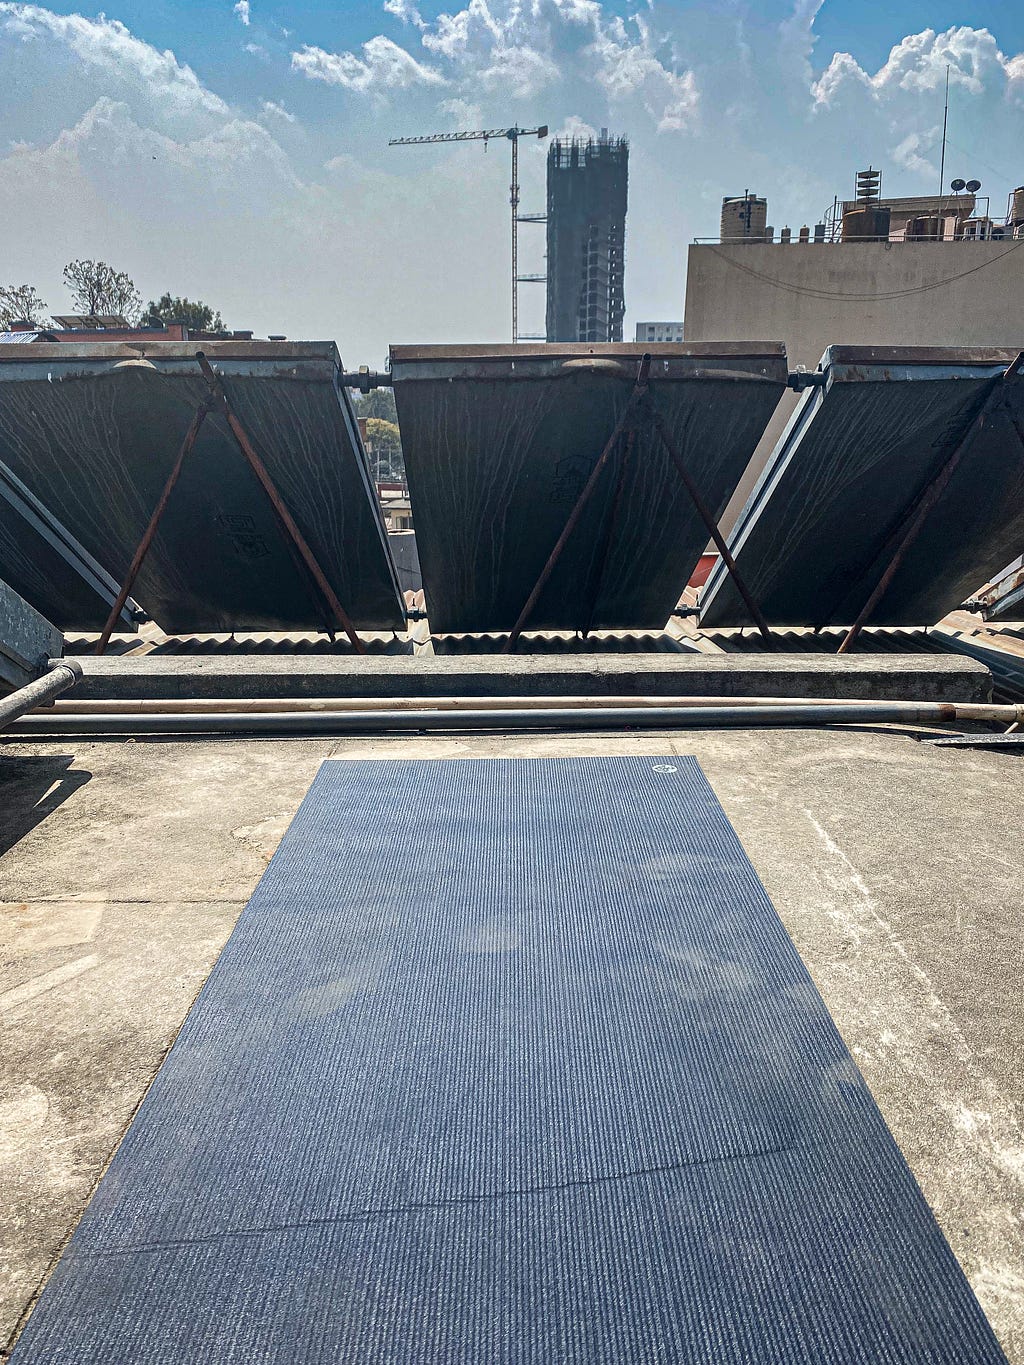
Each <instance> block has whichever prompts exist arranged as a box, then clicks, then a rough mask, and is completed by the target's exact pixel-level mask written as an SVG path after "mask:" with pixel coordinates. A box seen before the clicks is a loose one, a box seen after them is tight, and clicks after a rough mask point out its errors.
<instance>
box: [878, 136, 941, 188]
mask: <svg viewBox="0 0 1024 1365" xmlns="http://www.w3.org/2000/svg"><path fill="white" fill-rule="evenodd" d="M940 136H941V129H939V128H929V129H928V130H927V132H924V133H908V134H907V136H906V137H905V138H904V139H903V141H902V142H900V143H898V144H897V145H896V146H895V147H893V148H892V151H891V153H890V155H891V156H892V159H893V161H895V162H896V164H897V166H903V167H904V168H905V169H906V170H908V171H913V172H914V173H915V174H917V175H927V176H930V177H931V178H932V179H934V178H935V177H936V176H937V175H938V173H939V168H938V165H937V164H936V163H935V162H933V161H929V160H928V158H927V157H925V156H922V152H926V151H929V150H930V149H931V148H932V147H934V146H935V143H936V141H937V139H938V138H939V137H940Z"/></svg>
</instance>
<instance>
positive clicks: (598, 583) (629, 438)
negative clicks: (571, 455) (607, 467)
mask: <svg viewBox="0 0 1024 1365" xmlns="http://www.w3.org/2000/svg"><path fill="white" fill-rule="evenodd" d="M635 448H636V427H635V426H630V427H628V428H627V430H626V449H625V450H624V451H623V453H622V459H621V460H620V461H619V477H618V478H617V479H616V480H615V494H614V496H613V497H612V505H611V510H610V511H609V513H608V521H607V524H606V525H605V528H604V535H603V536H602V537H601V546H600V549H599V550H598V555H597V566H596V570H595V572H594V574H593V580H594V587H593V590H592V591H591V592H590V593H589V597H590V611H589V613H588V614H587V624H586V627H585V629H584V631H583V638H584V640H585V639H586V638H587V637H588V636H589V634H590V632H591V631H592V630H593V629H594V616H595V614H596V612H597V603H598V599H599V598H600V596H601V589H602V588H603V587H604V575H605V569H606V568H607V567H608V553H609V551H610V550H611V547H612V535H613V534H614V531H615V523H616V521H617V520H618V516H619V506H620V504H621V503H622V495H623V493H624V492H625V488H626V475H627V474H628V473H629V466H630V465H631V464H632V462H633V451H634V450H635Z"/></svg>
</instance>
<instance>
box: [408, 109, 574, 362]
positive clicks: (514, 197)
mask: <svg viewBox="0 0 1024 1365" xmlns="http://www.w3.org/2000/svg"><path fill="white" fill-rule="evenodd" d="M547 135H548V126H547V124H546V123H544V124H541V126H540V127H539V128H514V127H513V128H486V129H484V130H483V131H481V132H474V133H430V134H428V135H427V136H426V137H393V138H391V139H389V141H388V146H389V147H422V146H426V145H427V144H429V143H434V142H482V143H483V144H484V151H485V152H486V150H487V144H488V143H489V142H490V140H491V138H497V137H503V138H506V139H507V140H508V141H509V142H510V143H511V144H512V182H511V185H510V187H509V203H510V204H511V205H512V340H513V341H514V342H515V341H518V340H519V285H520V284H521V283H524V284H525V283H531V284H532V283H537V282H542V281H543V280H544V278H545V277H544V276H543V275H520V274H519V224H520V223H543V222H546V221H547V218H546V215H545V214H543V213H528V214H523V215H520V213H519V139H520V138H521V137H534V136H536V137H547Z"/></svg>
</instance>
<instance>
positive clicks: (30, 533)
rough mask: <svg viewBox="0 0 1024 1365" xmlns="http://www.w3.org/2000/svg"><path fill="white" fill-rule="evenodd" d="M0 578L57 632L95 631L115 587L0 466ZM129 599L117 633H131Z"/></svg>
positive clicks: (134, 615)
mask: <svg viewBox="0 0 1024 1365" xmlns="http://www.w3.org/2000/svg"><path fill="white" fill-rule="evenodd" d="M0 577H2V578H5V579H6V580H7V582H8V583H9V584H10V585H11V587H12V588H14V589H15V591H16V592H18V593H20V595H21V596H22V597H23V598H24V599H25V601H26V602H29V603H30V604H31V605H32V606H33V607H35V608H36V610H37V611H40V612H42V614H43V615H44V616H45V617H46V618H47V620H50V621H52V622H53V623H54V625H56V626H59V627H60V629H61V630H75V629H78V630H100V629H102V627H103V625H104V624H105V622H106V620H107V617H108V616H109V615H110V609H111V607H112V606H113V605H114V602H115V601H116V599H117V593H118V588H119V584H117V583H115V581H114V580H113V578H111V576H110V575H109V574H108V573H107V572H106V570H105V569H104V568H103V567H102V566H101V565H100V564H98V563H97V562H96V560H95V559H93V557H92V556H91V555H90V554H89V553H88V552H87V551H86V549H85V548H84V546H82V545H80V544H79V543H78V541H77V540H75V538H74V536H72V535H71V534H70V532H69V531H68V530H67V528H66V527H65V526H62V525H61V524H60V522H59V521H57V519H56V517H54V516H52V515H51V513H50V512H49V509H48V508H46V507H44V506H43V504H42V503H41V502H40V501H39V499H38V498H36V497H33V495H32V494H31V493H30V492H29V490H28V488H26V486H25V485H24V484H23V483H22V481H21V480H20V479H18V478H16V477H15V475H14V474H13V473H12V472H11V470H9V469H8V468H7V467H6V466H5V465H3V464H0ZM139 615H140V612H139V608H138V605H137V604H136V603H135V602H134V601H133V600H132V599H129V602H128V603H127V604H126V606H125V609H124V610H123V611H122V613H121V615H120V617H119V619H118V626H117V628H118V630H121V631H131V630H135V629H136V626H137V621H138V618H139Z"/></svg>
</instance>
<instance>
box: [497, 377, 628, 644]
mask: <svg viewBox="0 0 1024 1365" xmlns="http://www.w3.org/2000/svg"><path fill="white" fill-rule="evenodd" d="M650 371H651V357H650V356H649V355H646V354H645V355H644V356H643V358H642V359H641V361H640V368H639V370H638V371H637V376H636V383H635V385H634V386H633V392H632V393H631V394H630V396H629V400H628V402H627V403H626V406H625V407H624V408H623V409H622V413H621V415H620V417H619V420H618V421H617V422H616V423H615V429H614V431H613V432H612V434H611V435H610V436H609V437H608V441H607V444H606V445H605V448H604V449H603V450H602V451H601V454H600V455H599V456H598V459H597V463H596V464H595V465H594V468H593V469H592V470H591V471H590V478H589V479H587V482H586V483H585V484H584V486H583V492H582V493H581V494H580V495H579V497H578V498H577V499H576V506H575V507H574V508H573V509H572V511H571V512H570V513H569V518H568V520H567V521H566V523H565V526H564V527H563V529H562V534H561V535H560V536H559V537H558V539H557V541H555V547H554V549H553V550H552V551H551V553H550V555H548V560H547V563H546V564H545V565H544V568H543V569H542V570H541V574H540V577H539V578H538V579H537V582H536V583H535V584H534V587H533V591H532V592H531V593H530V595H529V597H528V598H527V599H526V605H525V606H524V607H523V609H522V611H521V612H520V613H519V619H518V620H517V621H516V623H515V625H514V626H513V627H512V633H511V634H510V635H509V637H508V640H507V641H506V642H505V645H504V647H503V649H502V651H501V652H502V653H503V654H511V653H512V651H513V650H514V649H515V647H516V642H517V641H518V639H519V637H520V635H522V633H523V630H524V629H525V627H526V623H527V622H528V621H529V619H530V616H531V615H532V613H533V609H534V607H535V606H536V605H537V602H538V599H539V598H540V595H541V593H542V592H543V591H544V588H545V586H546V585H547V581H548V579H549V578H550V577H551V575H552V574H553V573H554V571H555V566H556V564H557V563H558V561H559V559H561V557H562V551H563V550H564V549H565V547H566V545H567V544H568V541H569V537H570V536H571V535H572V533H573V531H574V530H575V529H576V525H577V523H578V522H579V519H580V517H581V516H582V515H583V509H584V507H586V505H587V503H588V502H589V501H590V499H591V497H592V495H593V492H594V489H595V488H596V487H597V481H598V479H600V477H601V472H602V470H603V469H604V467H605V465H606V464H607V463H608V461H609V460H610V459H611V455H612V451H613V450H614V449H615V447H616V445H617V444H618V441H619V438H620V437H621V436H622V433H623V432H624V431H625V430H626V428H627V426H629V425H630V423H631V422H632V420H633V414H634V413H635V411H636V409H637V407H638V406H639V404H640V402H641V401H642V400H643V398H644V395H645V394H646V393H647V385H648V382H649V377H650Z"/></svg>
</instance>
